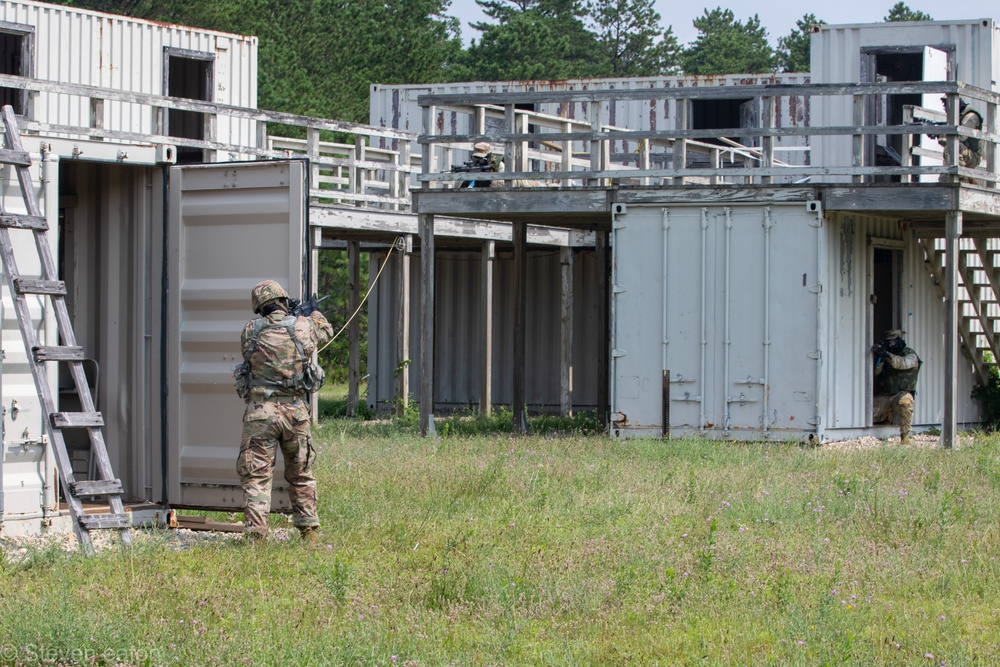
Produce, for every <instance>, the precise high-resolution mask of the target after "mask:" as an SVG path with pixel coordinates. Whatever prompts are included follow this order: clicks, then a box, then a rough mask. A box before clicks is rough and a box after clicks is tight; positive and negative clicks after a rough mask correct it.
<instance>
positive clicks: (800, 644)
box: [795, 639, 806, 646]
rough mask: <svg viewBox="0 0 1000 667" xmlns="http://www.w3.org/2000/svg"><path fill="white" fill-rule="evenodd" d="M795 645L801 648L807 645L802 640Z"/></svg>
mask: <svg viewBox="0 0 1000 667" xmlns="http://www.w3.org/2000/svg"><path fill="white" fill-rule="evenodd" d="M795 643H796V644H798V645H799V646H805V645H806V643H805V642H804V641H802V640H801V639H800V640H799V641H797V642H795Z"/></svg>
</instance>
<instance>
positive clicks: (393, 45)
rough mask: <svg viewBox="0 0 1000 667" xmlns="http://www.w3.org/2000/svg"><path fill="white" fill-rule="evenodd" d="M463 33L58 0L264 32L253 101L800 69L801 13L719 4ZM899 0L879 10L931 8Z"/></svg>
mask: <svg viewBox="0 0 1000 667" xmlns="http://www.w3.org/2000/svg"><path fill="white" fill-rule="evenodd" d="M476 3H477V4H479V5H480V7H481V8H482V9H483V12H484V14H485V15H486V17H487V20H485V21H482V22H478V23H475V24H473V26H472V27H473V28H474V29H475V30H476V31H477V32H478V36H477V37H476V38H475V39H473V40H472V41H471V43H470V44H469V45H468V46H467V47H466V46H464V45H463V43H462V39H461V29H460V23H459V21H458V19H457V18H455V17H453V16H451V15H449V13H448V11H449V8H450V5H451V0H213V1H212V2H204V1H203V0H62V2H61V4H65V5H72V6H75V7H80V8H83V9H93V10H97V11H104V12H111V13H116V14H124V15H128V16H134V17H137V18H144V19H151V20H155V21H164V22H169V23H177V24H182V25H190V26H195V27H200V28H208V29H212V30H221V31H225V32H233V33H238V34H244V35H256V36H258V37H259V38H260V46H259V53H258V62H259V77H258V103H259V105H260V107H261V108H264V109H270V110H274V111H285V112H289V113H297V114H302V115H307V116H319V117H323V118H335V119H338V120H345V121H353V122H360V123H364V122H368V100H369V86H370V85H371V84H373V83H379V84H407V83H441V82H452V81H502V80H524V79H568V78H597V77H632V76H663V75H672V74H681V73H683V74H690V75H699V74H735V73H765V72H777V71H783V72H805V71H808V70H809V35H810V31H811V26H812V25H813V24H817V23H824V21H823V20H822V19H820V18H817V17H816V16H815V15H814V14H805V15H803V17H802V18H801V19H799V20H798V21H797V22H796V25H795V26H794V27H792V28H791V30H790V32H789V33H788V34H786V35H784V36H782V37H779V38H778V39H777V47H776V48H775V47H772V46H771V40H770V35H769V34H768V31H767V29H766V28H765V27H764V26H763V25H761V22H760V19H759V18H758V17H757V16H756V15H754V16H751V17H749V18H747V19H745V20H741V19H739V18H737V17H736V15H735V14H734V13H733V12H732V11H731V10H729V9H724V8H722V7H717V8H715V9H712V10H709V9H705V10H704V13H703V14H702V15H701V16H699V17H698V18H696V19H695V20H694V27H695V29H696V30H697V31H698V35H697V37H696V38H695V39H694V41H692V42H691V43H689V44H686V45H682V44H680V43H679V41H678V40H677V37H676V36H675V35H674V33H673V28H672V26H670V25H665V24H664V21H663V18H662V17H661V16H660V14H659V13H658V12H657V11H656V10H655V9H654V6H653V0H476ZM930 19H931V17H930V16H928V15H927V14H924V13H923V12H917V11H913V10H911V9H910V8H909V7H908V6H907V5H906V4H905V3H904V2H898V3H896V4H895V5H894V6H893V7H891V8H890V9H889V12H888V14H887V15H886V16H885V20H886V21H920V20H930Z"/></svg>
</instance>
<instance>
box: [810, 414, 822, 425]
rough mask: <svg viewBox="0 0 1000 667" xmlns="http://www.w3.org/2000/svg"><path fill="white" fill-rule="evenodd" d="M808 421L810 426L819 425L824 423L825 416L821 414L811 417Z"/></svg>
mask: <svg viewBox="0 0 1000 667" xmlns="http://www.w3.org/2000/svg"><path fill="white" fill-rule="evenodd" d="M806 423H807V424H809V425H810V426H819V425H820V424H822V423H823V418H822V417H820V416H819V415H817V416H815V417H810V418H809V419H807V420H806Z"/></svg>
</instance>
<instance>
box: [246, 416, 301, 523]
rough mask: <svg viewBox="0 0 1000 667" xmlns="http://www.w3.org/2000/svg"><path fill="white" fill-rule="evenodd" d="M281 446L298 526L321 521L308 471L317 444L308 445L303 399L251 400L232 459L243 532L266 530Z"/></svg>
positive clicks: (293, 517)
mask: <svg viewBox="0 0 1000 667" xmlns="http://www.w3.org/2000/svg"><path fill="white" fill-rule="evenodd" d="M279 447H280V448H281V454H282V456H283V457H284V460H285V481H286V482H288V496H289V499H290V500H291V503H292V521H293V523H294V524H295V526H296V527H297V528H304V527H307V526H318V525H319V518H318V515H317V512H316V478H314V477H313V474H312V467H313V463H314V462H315V460H316V450H315V449H313V446H312V433H311V430H310V418H309V406H308V405H306V403H305V402H304V401H302V400H297V401H295V402H292V403H279V402H275V401H253V400H251V401H250V403H248V404H247V409H246V412H245V413H244V414H243V438H242V441H241V443H240V455H239V458H238V459H237V460H236V472H237V473H238V474H239V476H240V483H241V484H242V485H243V491H244V495H245V497H246V506H245V507H244V509H243V518H244V528H245V530H246V531H247V532H255V533H258V534H260V535H266V534H267V515H268V512H270V510H271V480H272V478H273V476H274V464H275V458H276V457H277V450H278V448H279Z"/></svg>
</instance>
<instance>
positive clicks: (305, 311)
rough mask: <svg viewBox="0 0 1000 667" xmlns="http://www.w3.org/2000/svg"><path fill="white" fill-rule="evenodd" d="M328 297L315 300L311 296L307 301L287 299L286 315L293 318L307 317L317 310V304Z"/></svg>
mask: <svg viewBox="0 0 1000 667" xmlns="http://www.w3.org/2000/svg"><path fill="white" fill-rule="evenodd" d="M329 298H330V295H329V294H327V295H326V296H324V297H323V298H322V299H318V298H316V295H315V294H313V295H312V296H311V297H309V298H308V299H302V300H301V301H300V300H299V299H289V300H288V314H289V315H294V316H295V317H309V315H310V314H312V313H313V312H315V311H317V310H319V304H320V303H321V302H322V301H325V300H326V299H329Z"/></svg>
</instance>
